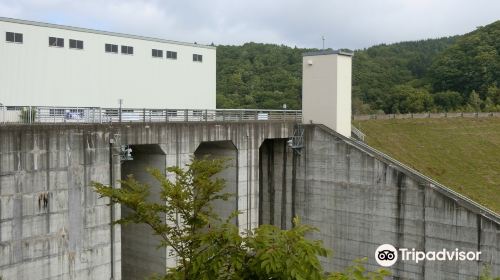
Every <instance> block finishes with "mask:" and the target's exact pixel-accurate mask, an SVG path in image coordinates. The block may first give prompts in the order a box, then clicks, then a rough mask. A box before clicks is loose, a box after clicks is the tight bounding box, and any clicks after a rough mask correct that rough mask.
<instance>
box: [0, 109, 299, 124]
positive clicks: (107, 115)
mask: <svg viewBox="0 0 500 280" xmlns="http://www.w3.org/2000/svg"><path fill="white" fill-rule="evenodd" d="M238 121H295V122H301V121H302V111H301V110H260V109H147V108H99V107H53V106H37V107H34V106H0V123H2V124H6V123H21V124H34V123H120V122H121V123H130V122H238Z"/></svg>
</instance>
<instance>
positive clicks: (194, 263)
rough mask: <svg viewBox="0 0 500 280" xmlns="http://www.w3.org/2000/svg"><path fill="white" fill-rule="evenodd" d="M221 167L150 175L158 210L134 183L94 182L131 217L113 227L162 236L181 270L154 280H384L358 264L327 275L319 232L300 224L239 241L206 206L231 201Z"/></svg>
mask: <svg viewBox="0 0 500 280" xmlns="http://www.w3.org/2000/svg"><path fill="white" fill-rule="evenodd" d="M224 165H225V164H224V160H210V159H203V160H194V161H193V162H192V163H190V164H188V165H187V166H186V169H182V168H179V167H169V168H168V169H167V171H168V172H169V173H171V174H172V175H173V176H172V177H165V176H164V175H163V174H162V173H161V172H160V171H159V170H154V169H153V170H150V174H151V175H152V176H153V177H154V178H155V179H156V180H157V181H158V183H159V185H160V188H161V192H160V199H161V203H154V202H150V200H149V199H148V197H149V196H150V186H149V185H145V184H142V183H140V182H138V181H136V180H135V179H134V178H133V177H129V178H128V179H127V180H123V181H122V182H121V186H122V188H120V189H114V188H111V187H109V186H105V185H102V184H99V183H93V187H94V189H95V191H96V192H98V193H99V194H100V195H101V196H103V197H108V198H110V199H111V201H112V202H114V203H120V204H121V205H123V206H125V207H128V208H129V209H130V210H132V214H131V215H129V216H127V217H123V218H122V219H120V220H118V221H117V223H120V224H127V223H139V224H146V225H148V226H149V227H150V228H151V229H152V230H153V232H154V234H155V235H158V236H159V237H160V239H161V244H159V245H160V247H166V246H168V247H170V248H172V249H173V250H174V251H175V254H176V256H177V257H178V266H177V267H175V268H171V269H169V270H168V271H167V274H166V275H164V276H160V277H161V278H158V277H156V279H164V280H167V279H175V280H187V279H200V280H212V279H228V280H229V279H231V280H233V279H234V280H236V279H241V280H245V279H249V280H250V279H276V280H289V279H292V280H293V279H297V280H300V279H314V280H316V279H331V280H333V279H359V280H363V279H367V280H368V279H373V280H381V279H383V278H384V277H385V276H387V275H389V273H388V271H387V270H383V269H380V270H378V271H375V272H366V271H365V268H364V266H363V265H362V263H356V265H354V266H353V267H349V268H347V270H346V271H345V272H339V273H334V274H331V275H328V274H326V273H325V272H324V271H323V268H322V266H321V264H320V261H319V258H318V257H319V256H322V257H327V255H328V254H329V251H328V250H326V249H325V248H324V247H323V244H322V242H321V241H318V240H308V239H307V238H305V235H306V234H308V233H310V232H311V231H316V229H315V228H313V227H310V226H307V225H302V224H300V222H299V220H298V218H295V219H294V227H293V228H292V229H290V230H281V229H279V228H277V227H276V226H271V225H263V226H260V227H259V228H257V229H256V230H254V231H252V232H246V233H245V234H243V235H241V234H240V232H239V231H238V228H237V227H236V226H235V225H234V224H232V223H231V222H230V221H231V220H232V218H233V217H234V215H237V214H238V213H234V214H233V216H230V217H227V219H226V220H221V219H220V217H218V216H217V215H216V214H215V213H214V211H213V209H212V207H211V205H212V204H211V203H212V202H213V201H214V200H217V199H223V200H225V199H227V198H229V197H230V196H231V195H230V194H227V193H223V192H222V191H223V189H224V181H223V180H222V179H220V178H216V177H214V175H216V174H217V173H219V172H220V171H222V169H223V168H224ZM169 178H175V180H170V179H169ZM164 219H166V220H164ZM145 276H147V275H145Z"/></svg>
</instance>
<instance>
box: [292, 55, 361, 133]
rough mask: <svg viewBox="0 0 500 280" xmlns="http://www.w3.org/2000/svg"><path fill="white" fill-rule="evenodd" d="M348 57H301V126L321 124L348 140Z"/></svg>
mask: <svg viewBox="0 0 500 280" xmlns="http://www.w3.org/2000/svg"><path fill="white" fill-rule="evenodd" d="M352 55H353V54H352V53H348V52H343V51H331V50H328V51H319V52H310V53H305V54H304V55H303V58H302V114H303V118H304V123H318V124H324V125H326V126H328V127H329V128H331V129H333V130H335V131H337V132H338V133H340V134H342V135H344V136H346V137H351V80H352V78H351V76H352V74H351V73H352Z"/></svg>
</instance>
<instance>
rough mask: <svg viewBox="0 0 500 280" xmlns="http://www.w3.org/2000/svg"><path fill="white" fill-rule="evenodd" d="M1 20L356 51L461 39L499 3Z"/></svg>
mask: <svg viewBox="0 0 500 280" xmlns="http://www.w3.org/2000/svg"><path fill="white" fill-rule="evenodd" d="M0 16H2V17H12V18H19V19H27V20H35V21H42V22H49V23H56V24H64V25H71V26H77V27H85V28H92V29H98V30H105V31H113V32H121V33H128V34H134V35H143V36H150V37H158V38H163V39H169V40H176V41H184V42H197V43H201V44H210V43H212V42H213V43H214V44H216V45H220V44H224V45H227V44H230V45H240V44H243V43H245V42H259V43H273V44H284V45H289V46H297V47H304V48H305V47H307V48H321V47H322V36H324V37H325V47H327V48H328V47H329V48H333V49H339V48H349V49H361V48H366V47H369V46H372V45H376V44H381V43H394V42H401V41H409V40H419V39H428V38H439V37H443V36H451V35H457V34H464V33H467V32H470V31H473V30H474V29H476V27H478V26H483V25H487V24H489V23H492V22H494V21H496V20H500V0H350V1H348V0H343V1H340V0H309V1H306V0H252V1H246V0H245V1H242V0H210V1H207V0H205V1H201V0H198V1H195V0H175V1H171V0H78V1H70V0H0Z"/></svg>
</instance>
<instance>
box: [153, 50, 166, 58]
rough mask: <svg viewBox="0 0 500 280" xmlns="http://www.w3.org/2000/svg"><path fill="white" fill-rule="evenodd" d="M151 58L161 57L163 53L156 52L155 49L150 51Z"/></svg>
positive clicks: (160, 51)
mask: <svg viewBox="0 0 500 280" xmlns="http://www.w3.org/2000/svg"><path fill="white" fill-rule="evenodd" d="M151 54H152V55H153V57H163V51H162V50H156V49H152V53H151Z"/></svg>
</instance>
